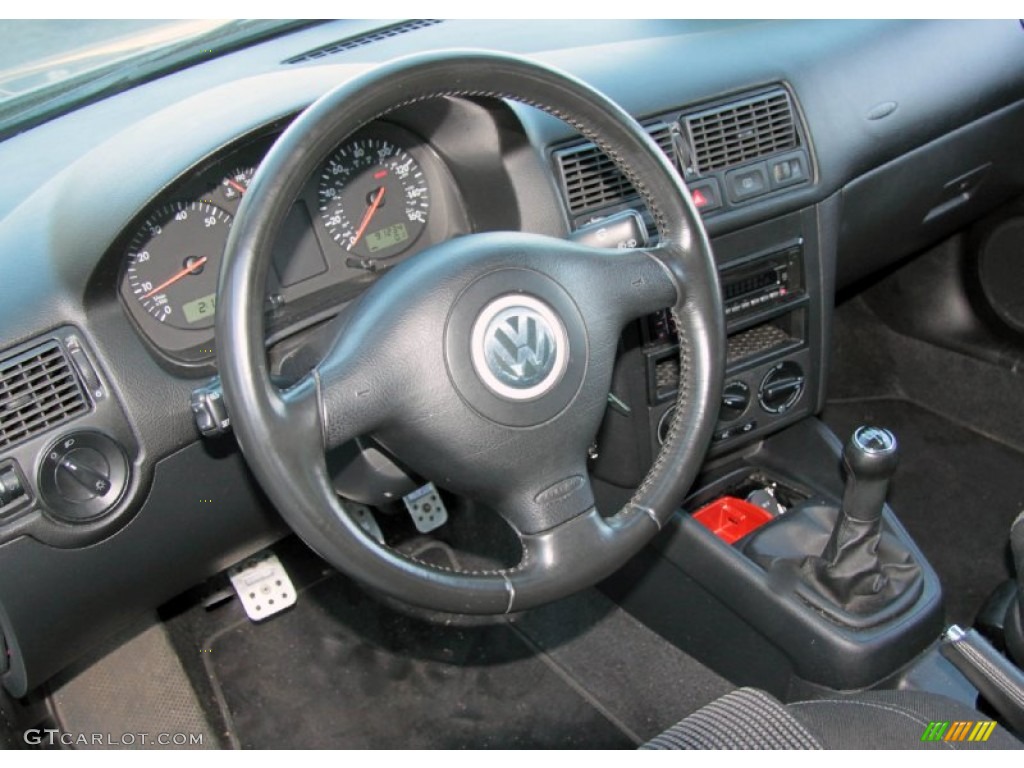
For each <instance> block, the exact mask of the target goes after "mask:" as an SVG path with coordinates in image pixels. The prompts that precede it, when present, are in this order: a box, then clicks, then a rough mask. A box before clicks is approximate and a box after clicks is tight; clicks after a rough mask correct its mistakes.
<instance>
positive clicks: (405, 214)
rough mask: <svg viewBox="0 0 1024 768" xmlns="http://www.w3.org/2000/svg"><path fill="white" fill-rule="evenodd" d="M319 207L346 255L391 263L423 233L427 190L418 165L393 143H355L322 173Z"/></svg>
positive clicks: (369, 140) (332, 158) (427, 212)
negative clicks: (385, 260) (389, 261)
mask: <svg viewBox="0 0 1024 768" xmlns="http://www.w3.org/2000/svg"><path fill="white" fill-rule="evenodd" d="M317 206H318V209H319V216H320V221H321V223H322V224H323V225H324V228H325V229H326V230H327V234H328V235H329V236H330V238H331V239H332V240H334V242H336V243H337V244H338V245H339V246H340V247H341V248H343V249H344V250H345V251H346V252H348V253H349V254H351V255H352V256H354V257H357V258H362V259H371V260H375V259H391V258H394V257H395V256H398V255H400V254H402V253H404V252H405V251H406V250H407V249H408V248H409V247H410V246H411V245H413V243H415V242H416V240H417V238H418V237H419V236H420V235H421V234H422V233H423V231H424V230H425V229H426V227H427V217H428V216H429V215H430V189H429V187H428V185H427V180H426V178H425V177H424V175H423V169H422V168H420V166H419V163H417V162H416V160H415V159H414V158H413V156H412V155H410V154H409V153H408V152H407V151H405V150H404V149H402V148H401V147H399V146H398V145H397V144H395V143H394V142H392V141H389V140H387V139H378V138H363V139H355V140H353V141H350V142H349V143H347V144H345V145H344V146H342V147H341V148H340V149H338V150H337V151H336V152H334V154H332V155H331V156H330V157H329V158H328V160H327V162H326V163H325V164H324V166H323V168H322V169H321V172H320V182H319V184H318V186H317Z"/></svg>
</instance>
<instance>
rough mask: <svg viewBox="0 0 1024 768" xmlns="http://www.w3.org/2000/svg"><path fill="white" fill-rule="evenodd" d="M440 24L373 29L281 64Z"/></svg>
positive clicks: (407, 23) (418, 22) (416, 21)
mask: <svg viewBox="0 0 1024 768" xmlns="http://www.w3.org/2000/svg"><path fill="white" fill-rule="evenodd" d="M440 23H441V19H410V20H409V21H403V22H399V23H398V24H392V25H391V26H388V27H382V28H381V29H375V30H373V31H372V32H367V33H365V34H362V35H355V36H353V37H347V38H345V39H344V40H338V41H337V42H334V43H329V44H327V45H324V46H321V47H320V48H314V49H313V50H311V51H306V52H305V53H300V54H299V55H298V56H292V58H290V59H285V60H284V61H283V62H282V63H283V64H302V63H304V62H307V61H315V60H316V59H322V58H324V57H325V56H333V55H334V54H336V53H344V52H345V51H351V50H352V49H353V48H362V47H363V46H364V45H370V44H371V43H378V42H380V41H381V40H387V39H388V38H391V37H397V36H398V35H404V34H405V33H406V32H415V31H416V30H417V29H425V28H426V27H432V26H434V25H435V24H440Z"/></svg>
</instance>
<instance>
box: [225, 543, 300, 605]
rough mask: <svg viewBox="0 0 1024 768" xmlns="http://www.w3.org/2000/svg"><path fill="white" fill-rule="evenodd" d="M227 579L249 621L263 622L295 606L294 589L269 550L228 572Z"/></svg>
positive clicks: (258, 553) (282, 567)
mask: <svg viewBox="0 0 1024 768" xmlns="http://www.w3.org/2000/svg"><path fill="white" fill-rule="evenodd" d="M228 578H229V579H230V580H231V586H233V587H234V588H235V592H237V593H238V599H239V600H241V601H242V607H243V608H245V613H246V615H247V616H248V617H249V618H250V619H251V620H252V621H263V620H264V619H268V618H270V617H271V616H273V615H274V614H276V613H280V612H281V611H283V610H284V609H285V608H290V607H291V606H293V605H295V600H296V596H295V585H294V584H292V580H291V579H290V578H289V577H288V572H287V571H285V569H284V566H283V565H282V564H281V561H280V560H278V558H277V555H275V554H274V553H273V552H270V551H269V550H264V551H263V552H257V553H256V554H255V555H253V556H252V557H247V558H246V559H245V560H243V561H242V562H241V563H238V564H237V565H233V566H231V567H230V568H228Z"/></svg>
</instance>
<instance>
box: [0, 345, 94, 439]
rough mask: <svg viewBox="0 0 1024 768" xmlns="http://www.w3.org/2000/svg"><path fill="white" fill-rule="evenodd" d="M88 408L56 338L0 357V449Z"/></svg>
mask: <svg viewBox="0 0 1024 768" xmlns="http://www.w3.org/2000/svg"><path fill="white" fill-rule="evenodd" d="M88 407H89V405H88V402H87V401H86V399H85V394H84V393H83V392H82V389H81V387H80V386H79V384H78V379H77V378H76V377H75V374H74V371H73V370H72V369H71V365H70V364H69V363H68V359H67V357H66V356H65V354H64V348H63V347H62V346H61V345H60V342H58V341H48V342H45V343H43V344H40V345H39V346H37V347H33V348H32V349H29V350H27V351H25V352H21V353H18V354H16V355H13V356H11V357H7V358H5V359H2V360H0V448H5V447H7V446H8V445H12V444H14V443H19V442H21V441H22V440H26V439H28V438H30V437H32V436H33V435H36V434H38V433H39V432H42V431H44V430H46V429H49V428H50V427H53V426H55V425H57V424H60V423H62V422H64V421H67V420H68V419H70V418H71V417H72V416H75V415H76V414H79V413H82V412H83V411H85V410H86V409H87V408H88Z"/></svg>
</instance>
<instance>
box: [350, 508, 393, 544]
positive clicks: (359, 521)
mask: <svg viewBox="0 0 1024 768" xmlns="http://www.w3.org/2000/svg"><path fill="white" fill-rule="evenodd" d="M339 502H340V504H341V508H342V509H344V510H345V511H346V512H348V514H349V515H350V516H351V517H352V519H353V520H355V521H356V525H358V526H359V527H360V528H362V529H363V530H364V531H366V532H367V533H368V534H370V535H371V536H372V537H373V538H374V539H376V540H377V542H378V543H380V544H383V543H384V532H383V531H381V529H380V525H379V524H378V523H377V518H375V517H374V516H373V510H371V509H370V508H369V507H368V506H366V505H365V504H357V503H356V502H354V501H349V500H348V499H340V500H339Z"/></svg>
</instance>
